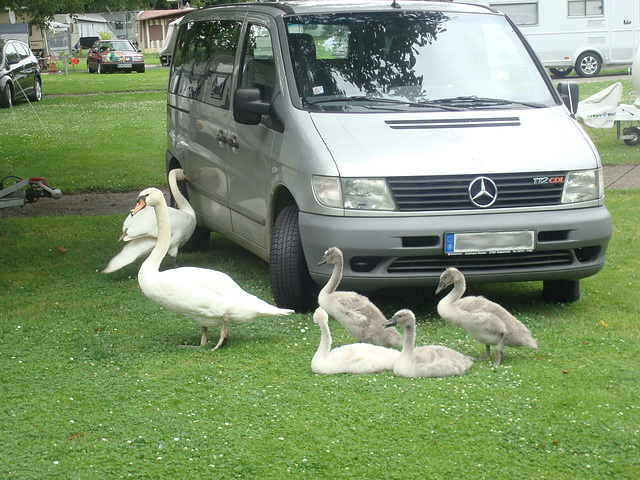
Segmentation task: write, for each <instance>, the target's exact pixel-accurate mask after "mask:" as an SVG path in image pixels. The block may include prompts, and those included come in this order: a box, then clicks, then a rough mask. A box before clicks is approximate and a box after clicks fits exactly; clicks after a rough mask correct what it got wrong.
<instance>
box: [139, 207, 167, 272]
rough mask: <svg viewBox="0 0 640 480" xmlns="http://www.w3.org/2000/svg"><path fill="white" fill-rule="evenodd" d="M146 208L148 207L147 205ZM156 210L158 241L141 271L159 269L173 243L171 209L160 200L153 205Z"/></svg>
mask: <svg viewBox="0 0 640 480" xmlns="http://www.w3.org/2000/svg"><path fill="white" fill-rule="evenodd" d="M145 208H148V206H147V207H145ZM153 208H154V209H155V211H156V223H157V224H158V241H157V242H156V246H155V247H153V250H152V251H151V253H150V254H149V256H148V257H147V259H146V260H145V261H144V263H143V264H142V266H141V267H140V271H141V272H142V271H148V270H153V271H158V270H159V269H160V263H161V262H162V259H163V258H164V257H165V255H166V254H167V251H168V250H169V243H171V226H170V225H169V209H168V208H167V205H166V203H165V202H160V203H159V204H158V205H155V206H154V207H153Z"/></svg>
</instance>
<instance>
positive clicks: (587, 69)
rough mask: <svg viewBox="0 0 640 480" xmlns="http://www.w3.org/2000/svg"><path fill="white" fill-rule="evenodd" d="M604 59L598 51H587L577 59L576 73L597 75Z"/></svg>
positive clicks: (579, 74) (584, 75)
mask: <svg viewBox="0 0 640 480" xmlns="http://www.w3.org/2000/svg"><path fill="white" fill-rule="evenodd" d="M601 68H602V60H601V59H600V57H599V56H598V54H597V53H593V52H585V53H583V54H582V55H580V56H579V57H578V60H576V73H577V74H578V76H579V77H583V78H589V77H595V76H597V75H598V74H599V73H600V69H601Z"/></svg>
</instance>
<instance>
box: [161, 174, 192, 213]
mask: <svg viewBox="0 0 640 480" xmlns="http://www.w3.org/2000/svg"><path fill="white" fill-rule="evenodd" d="M167 180H168V182H169V189H170V190H171V195H172V196H173V199H174V200H175V201H176V205H178V209H179V210H182V211H183V212H187V213H191V212H193V215H194V216H195V212H194V210H193V208H192V207H191V204H190V203H189V201H188V200H187V199H186V198H185V196H184V195H183V194H182V192H181V191H180V188H179V187H178V180H177V179H176V172H175V170H171V171H170V172H169V177H168V179H167Z"/></svg>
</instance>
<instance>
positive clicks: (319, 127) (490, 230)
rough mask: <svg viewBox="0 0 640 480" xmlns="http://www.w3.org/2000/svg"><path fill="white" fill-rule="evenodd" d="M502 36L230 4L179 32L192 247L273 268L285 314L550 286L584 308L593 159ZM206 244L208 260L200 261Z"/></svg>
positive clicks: (427, 9) (335, 7)
mask: <svg viewBox="0 0 640 480" xmlns="http://www.w3.org/2000/svg"><path fill="white" fill-rule="evenodd" d="M558 89H559V90H558V91H556V89H554V87H553V84H552V83H551V81H550V79H549V77H548V75H547V74H546V73H545V70H544V68H543V66H542V65H541V64H540V62H539V61H538V59H537V58H536V57H535V55H534V53H533V51H532V50H531V48H530V47H529V45H528V44H527V42H526V41H525V40H524V38H523V37H522V35H521V34H520V33H519V32H518V30H517V28H515V26H514V25H513V24H512V23H511V21H510V20H509V19H508V18H507V17H505V16H504V15H503V14H501V13H498V12H495V11H493V10H491V9H489V8H486V7H480V6H470V5H462V4H455V3H450V2H433V3H429V2H409V1H402V0H400V1H392V0H388V1H387V0H384V1H377V0H374V1H367V2H355V3H353V2H351V3H347V2H340V3H337V2H335V3H334V2H326V1H323V2H316V1H305V2H292V3H247V4H241V5H221V6H215V7H210V8H205V9H201V10H198V11H194V12H192V13H189V14H187V15H185V17H184V18H183V19H182V21H181V22H180V26H179V30H178V36H177V40H176V44H175V49H174V51H173V55H172V64H171V70H170V76H169V85H168V95H167V140H168V148H167V153H166V168H167V170H171V169H173V168H177V167H180V168H182V169H184V170H185V172H186V173H187V177H188V178H189V182H188V183H186V185H183V186H184V187H186V193H187V194H188V197H189V200H190V202H191V204H192V206H193V208H194V209H195V211H196V214H197V218H198V225H199V227H198V230H197V234H196V237H195V238H194V239H193V243H195V244H197V243H200V244H205V245H206V242H208V239H209V232H210V231H216V232H218V233H220V234H222V235H224V236H226V237H228V238H230V239H232V240H233V241H234V242H236V243H238V244H239V245H241V246H243V247H245V248H246V249H248V250H250V251H251V252H253V253H255V254H256V255H258V256H260V257H261V258H263V259H265V260H267V261H269V264H270V278H271V286H272V290H273V295H274V298H275V300H276V303H277V304H278V305H279V306H281V307H290V308H295V309H297V310H301V309H305V308H310V307H312V306H313V305H314V304H315V303H316V295H317V292H318V286H319V285H324V284H325V283H326V281H327V280H328V278H329V276H330V274H331V268H330V267H329V266H327V265H321V266H318V262H319V260H321V259H322V256H323V253H324V251H325V250H326V249H327V248H328V247H330V246H337V247H339V248H340V249H341V250H342V252H343V254H344V272H343V280H342V283H341V288H345V289H357V290H361V291H364V290H372V289H379V288H388V287H410V286H421V285H435V284H437V283H438V279H439V277H440V274H441V273H442V271H444V269H445V268H447V267H457V268H458V269H460V270H461V271H463V272H464V274H465V277H466V278H467V279H468V281H469V282H474V281H475V282H488V281H490V282H507V281H529V280H541V281H543V292H544V297H545V298H546V299H547V300H554V301H575V300H577V299H578V297H579V295H580V290H579V285H580V279H581V278H584V277H587V276H590V275H593V274H595V273H597V272H598V271H599V270H600V269H601V268H602V267H603V265H604V261H605V251H606V248H607V244H608V242H609V238H610V236H611V217H610V215H609V212H608V211H607V209H606V208H605V206H604V193H603V185H602V166H601V162H600V158H599V156H598V152H597V151H596V149H595V147H594V145H593V144H592V143H591V141H590V140H589V138H588V136H587V135H586V134H585V132H584V131H583V130H582V128H581V127H580V125H579V124H578V122H577V121H576V120H575V118H574V117H573V113H575V109H576V108H577V85H575V84H567V83H563V84H561V85H560V86H559V87H558ZM201 246H202V245H201Z"/></svg>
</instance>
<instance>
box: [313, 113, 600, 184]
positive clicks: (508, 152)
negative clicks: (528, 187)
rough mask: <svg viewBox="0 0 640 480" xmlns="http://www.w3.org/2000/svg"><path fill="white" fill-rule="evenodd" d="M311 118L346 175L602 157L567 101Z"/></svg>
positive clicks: (557, 167)
mask: <svg viewBox="0 0 640 480" xmlns="http://www.w3.org/2000/svg"><path fill="white" fill-rule="evenodd" d="M311 118H312V121H313V123H314V125H315V127H316V129H317V130H318V132H319V134H320V136H321V137H322V139H323V140H324V142H325V144H326V145H327V148H328V149H329V152H330V153H331V155H332V156H333V159H334V161H335V163H336V167H337V169H338V174H339V175H340V176H343V177H362V176H367V177H393V176H407V175H452V174H461V173H466V174H476V173H477V174H489V173H504V172H532V171H540V172H543V171H569V170H582V169H590V168H596V167H597V166H599V163H600V162H599V157H598V154H597V151H596V149H595V147H594V146H593V144H592V143H591V140H589V138H588V136H587V135H586V134H585V132H584V131H583V130H582V128H581V127H580V125H579V124H578V122H577V121H576V120H574V119H572V118H571V117H570V116H569V115H568V113H567V111H566V109H565V108H564V107H561V106H558V107H552V108H538V109H526V110H500V111H491V112H478V111H466V112H453V113H449V112H446V113H442V112H436V113H432V112H428V113H411V114H407V113H406V112H405V113H400V114H395V113H390V114H386V113H363V114H360V113H355V114H353V113H349V114H347V113H335V114H334V113H313V114H311Z"/></svg>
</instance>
